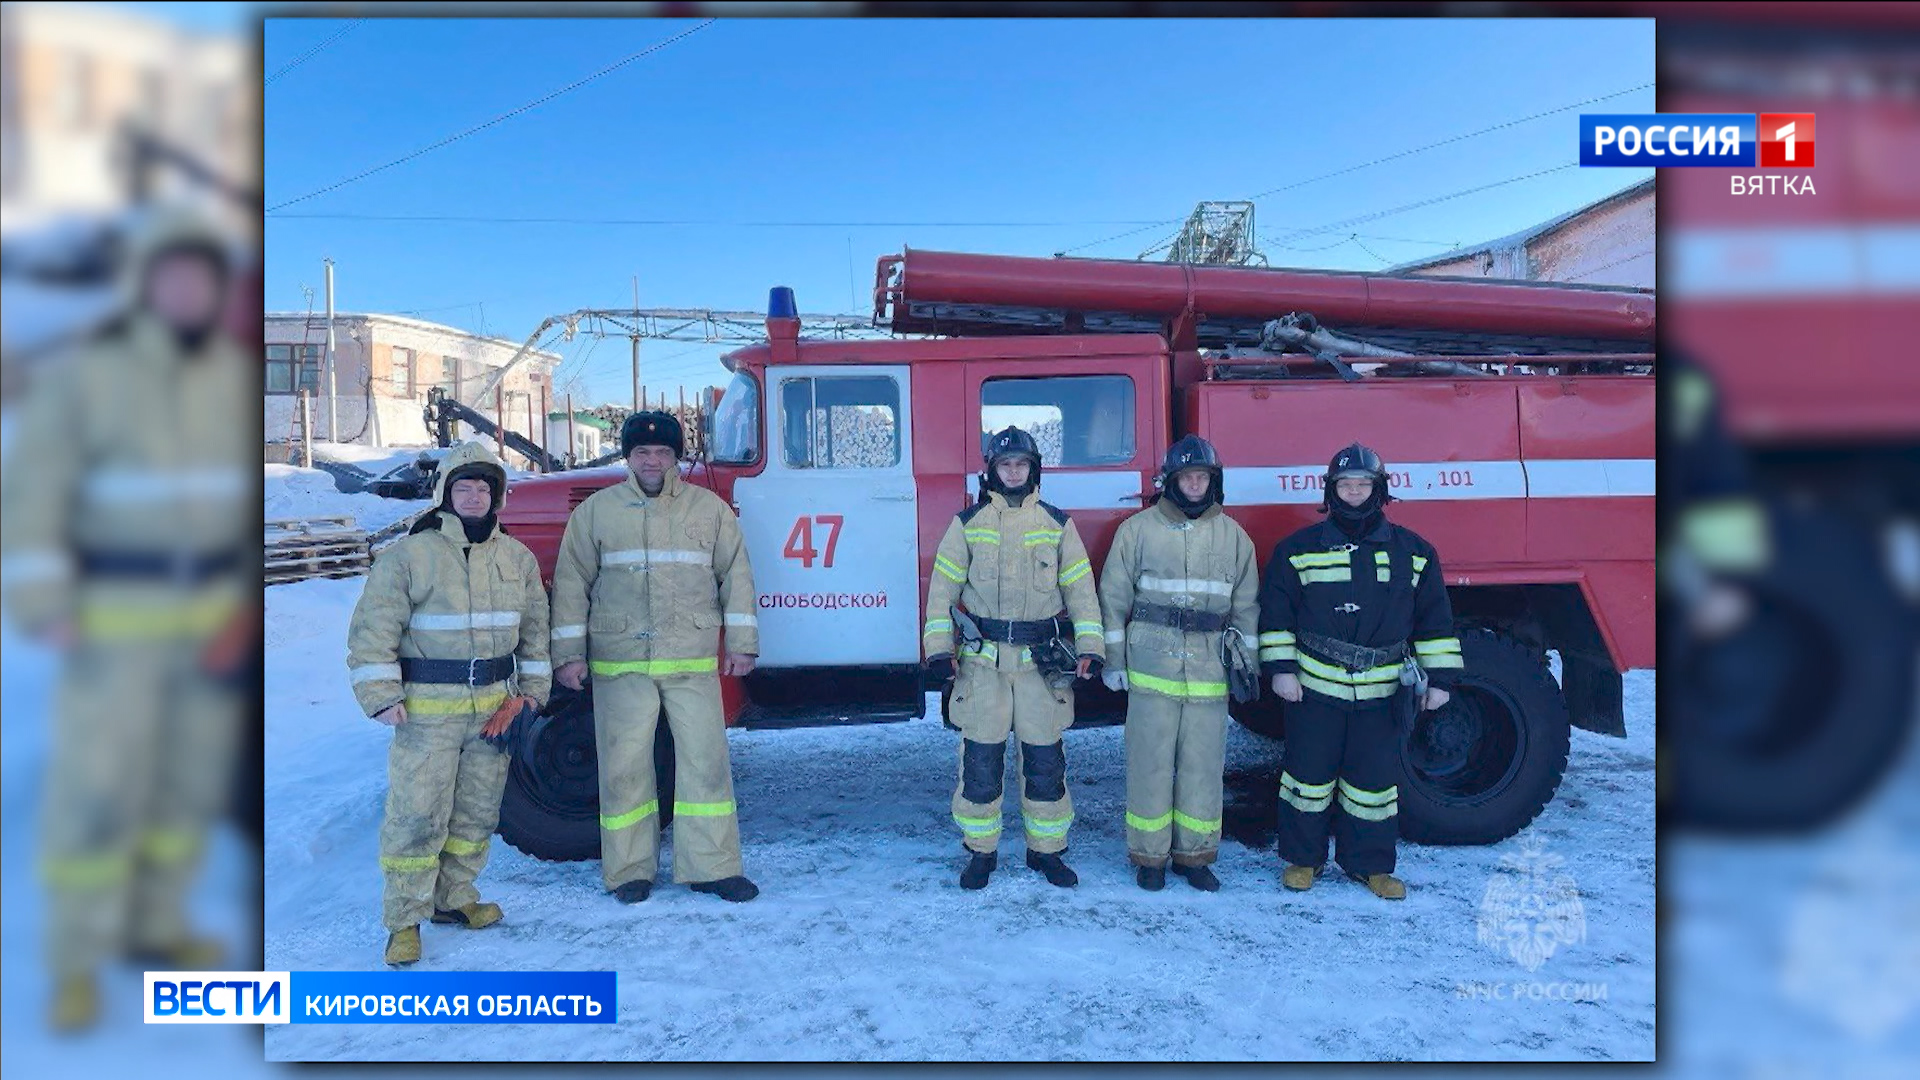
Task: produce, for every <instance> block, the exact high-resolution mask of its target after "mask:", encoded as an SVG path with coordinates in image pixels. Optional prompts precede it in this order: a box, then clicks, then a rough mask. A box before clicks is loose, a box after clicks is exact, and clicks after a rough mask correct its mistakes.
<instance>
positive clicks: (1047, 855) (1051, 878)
mask: <svg viewBox="0 0 1920 1080" xmlns="http://www.w3.org/2000/svg"><path fill="white" fill-rule="evenodd" d="M1027 869H1029V870H1038V871H1040V872H1041V873H1042V874H1045V875H1047V884H1049V885H1058V886H1059V887H1060V888H1062V889H1071V888H1073V887H1074V886H1075V885H1078V884H1080V875H1078V874H1076V873H1074V872H1073V870H1072V868H1071V867H1069V866H1067V864H1066V863H1064V862H1062V861H1061V859H1060V853H1058V852H1051V851H1029V852H1027Z"/></svg>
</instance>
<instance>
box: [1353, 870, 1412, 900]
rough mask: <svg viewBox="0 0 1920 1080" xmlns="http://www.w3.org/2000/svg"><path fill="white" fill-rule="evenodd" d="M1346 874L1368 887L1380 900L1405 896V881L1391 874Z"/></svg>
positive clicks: (1402, 898)
mask: <svg viewBox="0 0 1920 1080" xmlns="http://www.w3.org/2000/svg"><path fill="white" fill-rule="evenodd" d="M1348 876H1349V877H1351V878H1353V880H1355V881H1358V882H1360V883H1361V884H1362V885H1365V886H1366V887H1367V888H1368V889H1371V890H1372V891H1373V895H1375V896H1377V897H1379V898H1380V899H1382V900H1405V899H1406V898H1407V885H1406V882H1404V881H1401V880H1400V879H1399V878H1397V877H1394V876H1393V875H1392V874H1369V875H1367V876H1366V877H1361V876H1360V875H1359V874H1349V875H1348Z"/></svg>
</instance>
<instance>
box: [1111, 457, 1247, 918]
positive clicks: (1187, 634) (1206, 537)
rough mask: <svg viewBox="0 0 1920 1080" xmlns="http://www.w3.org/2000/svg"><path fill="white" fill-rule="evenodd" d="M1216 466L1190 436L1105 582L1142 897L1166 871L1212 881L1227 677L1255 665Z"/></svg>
mask: <svg viewBox="0 0 1920 1080" xmlns="http://www.w3.org/2000/svg"><path fill="white" fill-rule="evenodd" d="M1221 501H1222V492H1221V472H1220V459H1219V457H1218V456H1217V455H1216V454H1215V453H1214V449H1213V447H1212V445H1211V444H1209V443H1208V442H1207V441H1206V440H1205V439H1202V438H1200V437H1199V436H1198V435H1188V436H1187V437H1185V438H1183V439H1181V440H1180V441H1179V442H1177V443H1174V444H1173V447H1172V448H1171V449H1169V450H1168V451H1167V457H1166V461H1165V463H1164V465H1163V467H1162V469H1161V473H1160V498H1159V500H1158V501H1157V502H1156V503H1155V504H1154V505H1152V506H1149V507H1147V508H1146V509H1144V510H1142V511H1140V512H1139V513H1138V514H1135V515H1133V516H1132V517H1130V518H1128V519H1127V520H1126V521H1125V522H1123V523H1122V524H1121V526H1120V531H1119V532H1118V533H1116V534H1115V536H1114V538H1113V547H1112V549H1111V550H1110V551H1109V552H1108V554H1107V563H1106V565H1105V566H1104V567H1102V568H1101V570H1100V614H1101V619H1102V621H1103V622H1104V623H1105V624H1106V626H1107V627H1108V630H1107V669H1106V677H1105V681H1106V684H1107V686H1108V687H1109V688H1110V689H1113V690H1126V691H1127V692H1128V693H1127V731H1126V742H1127V854H1128V857H1129V858H1130V859H1131V860H1132V862H1133V864H1134V865H1135V866H1136V867H1138V868H1139V869H1138V871H1137V877H1138V880H1139V883H1140V887H1141V888H1143V889H1149V890H1158V889H1161V888H1164V887H1165V886H1166V883H1167V869H1166V868H1167V860H1168V856H1169V854H1171V856H1172V860H1173V869H1174V872H1175V873H1178V874H1180V875H1181V876H1182V877H1184V878H1186V879H1187V882H1188V883H1189V884H1191V885H1192V886H1193V887H1195V888H1197V889H1202V890H1204V891H1207V892H1213V891H1216V890H1218V889H1219V888H1220V881H1219V879H1218V878H1217V877H1215V876H1214V873H1213V871H1212V870H1211V869H1210V868H1209V866H1210V864H1211V863H1212V862H1213V861H1214V859H1215V858H1216V857H1217V855H1218V854H1219V850H1220V824H1221V785H1222V774H1223V773H1224V772H1225V769H1226V745H1227V743H1226V740H1227V693H1228V686H1227V679H1228V675H1227V666H1226V662H1225V657H1226V656H1227V654H1226V653H1225V652H1223V649H1234V650H1238V652H1239V657H1238V660H1239V664H1240V666H1241V668H1242V669H1243V670H1247V671H1251V670H1252V668H1253V665H1254V664H1255V663H1257V660H1256V657H1255V656H1254V652H1253V643H1254V642H1255V641H1256V640H1257V634H1258V632H1259V624H1260V569H1259V565H1258V563H1257V561H1256V559H1255V557H1254V550H1253V540H1252V539H1251V538H1249V537H1248V536H1247V533H1246V530H1245V529H1242V528H1241V527H1240V525H1239V523H1238V522H1236V521H1234V520H1233V519H1232V518H1230V517H1228V516H1227V515H1226V512H1225V510H1223V509H1222V506H1221Z"/></svg>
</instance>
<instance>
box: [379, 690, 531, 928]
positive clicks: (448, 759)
mask: <svg viewBox="0 0 1920 1080" xmlns="http://www.w3.org/2000/svg"><path fill="white" fill-rule="evenodd" d="M505 700H506V690H505V688H504V687H496V688H493V689H491V690H489V689H488V688H485V687H483V688H481V689H480V691H479V692H478V693H476V694H474V695H473V697H472V702H473V704H472V705H461V706H456V707H455V711H440V710H443V709H446V708H448V706H449V705H451V704H452V703H449V702H441V701H432V700H427V699H421V698H414V697H411V696H409V697H408V698H407V701H406V705H407V722H406V723H404V724H401V725H400V726H399V727H396V728H394V729H393V742H392V743H391V744H390V745H389V746H388V747H387V810H386V818H385V820H384V821H383V822H382V823H381V825H380V870H381V872H382V875H383V876H384V877H385V879H386V889H385V892H384V895H383V896H382V898H381V903H380V917H381V920H382V921H383V922H385V923H386V926H387V929H388V930H389V931H392V930H404V929H406V928H407V927H409V926H418V925H420V924H421V923H422V922H425V921H426V920H427V918H428V917H430V916H431V915H432V914H433V911H434V909H435V908H439V909H440V910H443V911H452V910H454V909H456V908H460V907H464V906H465V905H467V904H473V903H478V902H479V900H480V892H479V890H478V889H476V888H475V887H474V882H475V881H476V880H477V879H478V878H479V877H480V872H481V871H482V870H484V869H486V867H487V853H488V848H489V845H490V844H491V843H492V841H493V830H494V827H495V826H497V825H498V824H499V823H500V796H501V794H502V793H504V792H505V791H506V788H507V765H508V760H509V758H508V755H507V753H506V752H505V751H503V750H497V749H495V748H494V747H492V746H489V745H487V743H486V741H485V740H483V739H481V738H480V729H481V728H483V727H485V726H486V724H487V719H488V718H489V717H490V716H492V715H493V711H494V710H495V709H497V708H499V707H500V703H501V702H502V701H505ZM475 706H478V707H477V708H476V707H475ZM482 710H484V711H482Z"/></svg>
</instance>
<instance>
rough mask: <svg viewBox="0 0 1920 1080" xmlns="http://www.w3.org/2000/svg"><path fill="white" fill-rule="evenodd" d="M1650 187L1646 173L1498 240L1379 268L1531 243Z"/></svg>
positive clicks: (1416, 265)
mask: <svg viewBox="0 0 1920 1080" xmlns="http://www.w3.org/2000/svg"><path fill="white" fill-rule="evenodd" d="M1652 191H1653V177H1651V176H1649V177H1647V178H1646V179H1645V180H1642V181H1640V182H1639V183H1637V184H1634V185H1632V186H1631V187H1624V188H1621V189H1620V190H1619V191H1616V192H1614V193H1613V194H1611V195H1608V196H1606V197H1605V198H1601V199H1596V200H1594V201H1593V202H1590V203H1588V204H1587V205H1585V206H1582V207H1580V208H1579V209H1577V210H1569V211H1567V212H1566V213H1564V214H1561V215H1560V216H1559V217H1556V218H1550V219H1548V220H1546V221H1543V222H1541V223H1540V224H1538V225H1534V226H1531V227H1529V228H1525V229H1522V230H1520V231H1519V232H1517V233H1513V234H1511V235H1508V236H1503V237H1501V238H1500V239H1498V240H1489V241H1487V242H1486V243H1484V244H1471V245H1468V246H1467V247H1457V248H1454V249H1453V250H1452V251H1443V252H1441V253H1440V254H1438V255H1429V256H1427V257H1426V258H1424V259H1415V260H1414V261H1412V262H1406V263H1401V264H1399V265H1398V266H1389V267H1387V268H1386V270H1384V271H1382V272H1383V273H1388V274H1404V273H1408V272H1410V271H1414V270H1422V269H1425V268H1426V267H1429V266H1439V265H1441V264H1442V263H1450V262H1454V261H1456V260H1459V259H1465V258H1470V257H1472V256H1474V255H1485V254H1487V253H1488V252H1492V251H1506V250H1508V249H1510V248H1516V247H1520V246H1522V245H1525V244H1528V243H1531V242H1532V241H1533V240H1535V239H1536V238H1538V237H1540V236H1543V235H1545V234H1546V233H1550V232H1552V231H1553V230H1555V229H1557V228H1559V227H1560V226H1562V225H1565V224H1566V223H1567V222H1569V221H1572V220H1573V219H1574V218H1577V217H1580V216H1581V215H1583V214H1590V213H1592V212H1593V211H1595V210H1598V209H1600V208H1602V207H1604V206H1609V205H1611V204H1613V203H1616V202H1625V201H1626V200H1628V199H1632V198H1637V197H1639V196H1641V195H1644V194H1651V193H1652Z"/></svg>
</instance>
